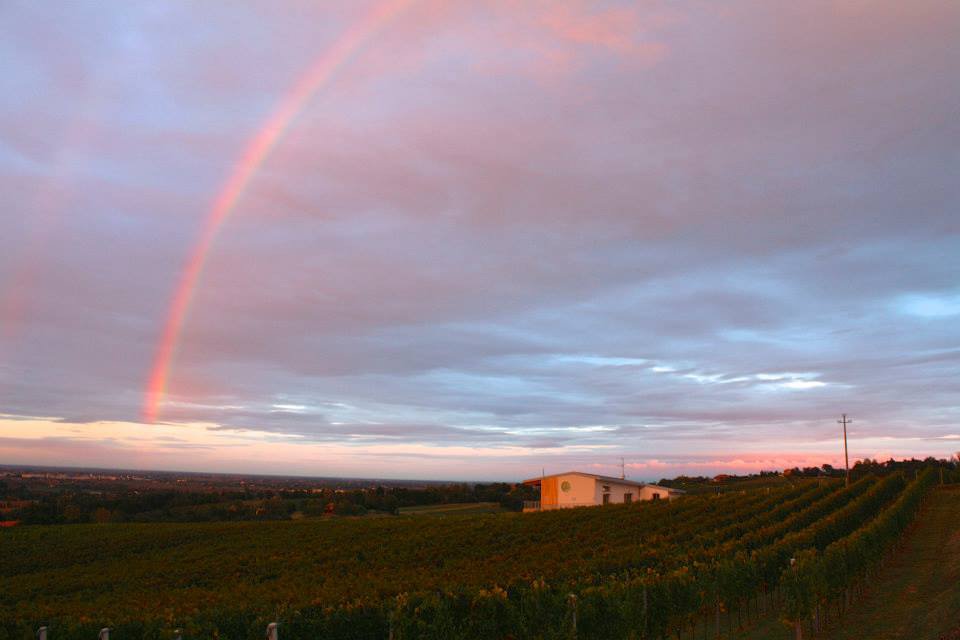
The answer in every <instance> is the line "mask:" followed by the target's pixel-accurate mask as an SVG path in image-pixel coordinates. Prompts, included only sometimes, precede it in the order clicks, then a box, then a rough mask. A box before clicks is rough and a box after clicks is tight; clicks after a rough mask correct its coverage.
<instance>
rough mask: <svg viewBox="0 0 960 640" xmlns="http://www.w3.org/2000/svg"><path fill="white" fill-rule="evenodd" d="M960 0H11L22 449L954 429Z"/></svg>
mask: <svg viewBox="0 0 960 640" xmlns="http://www.w3.org/2000/svg"><path fill="white" fill-rule="evenodd" d="M958 24H960V4H958V3H957V2H955V1H953V0H942V1H933V0H915V1H912V2H901V1H899V0H897V1H894V0H891V1H871V2H865V1H859V0H849V1H845V2H826V1H820V0H811V1H810V2H802V3H797V2H779V1H777V2H770V1H768V0H749V1H747V0H734V1H731V2H724V3H717V2H706V1H703V2H701V1H695V0H694V1H691V2H657V1H649V2H623V3H619V2H600V1H597V2H583V1H570V2H564V1H559V0H558V1H556V2H539V1H535V0H529V1H507V0H502V1H485V0H470V1H466V0H464V1H455V0H443V1H438V0H377V1H375V2H359V1H353V0H350V1H344V2H312V1H311V2H307V1H302V2H301V1H294V0H282V1H280V2H275V1H270V2H267V1H260V0H254V1H252V2H244V3H196V2H175V1H171V2H163V3H156V2H137V1H133V2H99V1H98V2H94V1H78V2H71V3H68V4H60V5H57V6H56V7H55V8H54V7H53V6H52V5H49V4H46V3H37V2H29V1H22V2H20V1H17V0H8V1H6V2H4V3H3V4H2V5H0V34H2V37H0V71H2V73H0V202H2V206H0V464H43V465H70V466H101V467H122V468H147V469H182V470H205V471H231V472H249V473H277V474H298V475H325V476H359V477H381V478H431V479H446V478H449V479H467V480H484V479H487V480H500V479H503V480H516V479H521V478H526V477H531V476H537V475H539V474H540V473H541V470H544V471H546V472H547V473H550V472H560V471H565V470H569V469H579V470H584V471H594V472H598V473H615V472H618V471H619V465H620V458H621V457H623V458H624V459H625V463H626V469H627V475H628V476H629V477H633V478H638V479H656V478H660V477H672V476H674V475H677V474H680V473H693V474H712V473H718V472H752V471H759V470H760V469H782V468H785V467H792V466H795V465H800V466H805V465H819V464H822V463H825V462H826V463H831V464H834V465H837V464H841V465H842V463H843V449H842V442H841V439H840V427H839V425H838V424H837V423H836V420H837V419H838V418H839V417H840V414H841V413H844V412H845V413H847V414H849V415H851V416H852V417H853V423H852V425H851V426H850V433H849V435H850V456H851V460H854V459H859V458H863V457H870V458H881V459H886V458H889V457H897V458H899V457H909V456H928V455H934V456H937V457H948V456H950V455H953V454H955V453H956V452H958V451H960V400H958V399H960V277H958V276H960V214H958V210H957V206H958V202H960V117H958V116H960V74H958V73H957V69H960V42H958V39H957V37H956V35H957V25H958Z"/></svg>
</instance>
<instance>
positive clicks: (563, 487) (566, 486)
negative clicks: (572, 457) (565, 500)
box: [560, 480, 570, 493]
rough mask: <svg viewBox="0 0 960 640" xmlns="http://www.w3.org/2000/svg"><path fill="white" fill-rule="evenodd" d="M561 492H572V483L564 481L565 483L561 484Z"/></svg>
mask: <svg viewBox="0 0 960 640" xmlns="http://www.w3.org/2000/svg"><path fill="white" fill-rule="evenodd" d="M560 490H561V491H563V492H564V493H566V492H568V491H570V483H569V482H567V481H566V480H564V481H563V482H561V483H560Z"/></svg>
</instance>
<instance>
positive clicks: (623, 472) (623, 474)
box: [620, 457, 627, 480]
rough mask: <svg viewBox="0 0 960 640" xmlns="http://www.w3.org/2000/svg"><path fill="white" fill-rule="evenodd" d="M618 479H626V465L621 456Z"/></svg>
mask: <svg viewBox="0 0 960 640" xmlns="http://www.w3.org/2000/svg"><path fill="white" fill-rule="evenodd" d="M620 479H621V480H626V479H627V465H626V463H624V461H623V457H621V458H620Z"/></svg>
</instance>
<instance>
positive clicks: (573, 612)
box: [567, 593, 577, 639]
mask: <svg viewBox="0 0 960 640" xmlns="http://www.w3.org/2000/svg"><path fill="white" fill-rule="evenodd" d="M567 602H569V603H570V619H571V627H570V631H571V635H570V637H571V638H574V639H576V637H577V594H575V593H571V594H570V595H569V596H567Z"/></svg>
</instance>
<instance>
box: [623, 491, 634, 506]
mask: <svg viewBox="0 0 960 640" xmlns="http://www.w3.org/2000/svg"><path fill="white" fill-rule="evenodd" d="M623 501H624V502H625V503H627V504H630V503H631V502H633V494H632V493H625V494H623Z"/></svg>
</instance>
